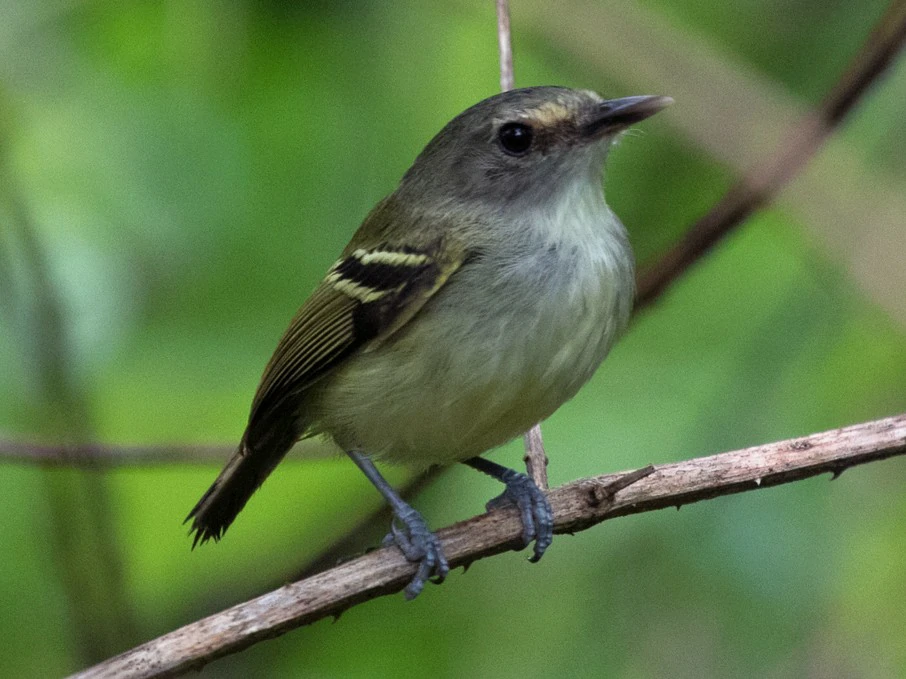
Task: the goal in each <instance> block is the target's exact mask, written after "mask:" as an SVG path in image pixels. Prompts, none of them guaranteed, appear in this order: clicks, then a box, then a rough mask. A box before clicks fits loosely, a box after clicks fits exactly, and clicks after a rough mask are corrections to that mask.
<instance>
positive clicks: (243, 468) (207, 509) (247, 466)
mask: <svg viewBox="0 0 906 679" xmlns="http://www.w3.org/2000/svg"><path fill="white" fill-rule="evenodd" d="M291 446H292V441H289V442H288V443H287V444H285V445H281V446H274V447H272V448H271V450H272V451H274V452H270V451H267V452H266V451H264V450H255V451H252V450H250V449H249V446H248V445H247V444H246V441H245V439H243V441H242V443H240V444H239V449H238V450H237V451H236V452H235V453H233V457H231V458H230V459H229V461H228V462H227V464H226V467H224V468H223V471H222V472H220V476H218V477H217V480H215V481H214V483H213V484H212V485H211V487H210V488H208V490H207V492H206V493H205V494H204V495H202V497H201V499H200V500H199V501H198V504H197V505H195V507H194V508H193V509H192V511H191V512H189V515H188V516H187V517H186V520H185V521H184V522H183V523H186V522H187V521H189V520H190V519H192V528H191V529H190V531H189V534H190V535H191V534H192V533H195V538H194V539H193V540H192V549H195V546H196V545H198V544H199V543H200V544H204V543H205V542H207V541H208V540H211V539H213V540H214V541H215V542H216V541H218V540H220V538H221V537H222V536H223V534H224V533H225V532H226V529H227V528H229V526H230V524H231V523H233V519H235V518H236V515H237V514H239V512H240V511H241V510H242V508H243V507H245V503H246V502H248V499H249V498H250V497H251V496H252V494H253V493H254V492H255V491H256V490H258V486H260V485H261V484H262V483H263V482H264V479H266V478H267V476H268V474H270V473H271V471H273V469H274V467H276V466H277V463H278V462H280V460H282V459H283V456H284V455H286V453H287V452H288V451H289V448H290V447H291Z"/></svg>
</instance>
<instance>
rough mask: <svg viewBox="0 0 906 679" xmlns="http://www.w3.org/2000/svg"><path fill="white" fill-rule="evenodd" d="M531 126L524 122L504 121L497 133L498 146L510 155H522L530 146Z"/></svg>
mask: <svg viewBox="0 0 906 679" xmlns="http://www.w3.org/2000/svg"><path fill="white" fill-rule="evenodd" d="M532 136H533V132H532V128H531V127H529V126H528V125H526V124H524V123H506V124H505V125H503V126H501V128H500V131H499V132H498V133H497V138H498V139H499V140H500V146H501V148H503V150H504V151H506V152H507V153H509V154H510V155H511V156H522V155H525V154H526V153H528V150H529V149H530V148H531V146H532Z"/></svg>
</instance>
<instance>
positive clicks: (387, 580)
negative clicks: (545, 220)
mask: <svg viewBox="0 0 906 679" xmlns="http://www.w3.org/2000/svg"><path fill="white" fill-rule="evenodd" d="M903 454H906V414H902V415H896V416H893V417H888V418H885V419H881V420H876V421H873V422H866V423H863V424H858V425H855V426H851V427H846V428H843V429H835V430H832V431H827V432H823V433H820V434H812V435H811V436H805V437H802V438H794V439H789V440H786V441H780V442H777V443H771V444H767V445H762V446H756V447H753V448H747V449H743V450H737V451H733V452H729V453H723V454H721V455H713V456H710V457H700V458H696V459H693V460H688V461H686V462H679V463H675V464H667V465H663V466H659V467H657V468H656V469H655V470H654V471H653V473H652V471H651V470H650V469H647V468H646V469H645V470H641V473H638V472H630V474H634V475H635V476H633V477H630V478H631V480H633V481H634V483H633V484H632V485H629V486H628V487H625V485H626V484H625V483H621V480H622V478H623V476H624V475H620V474H605V475H601V476H596V477H593V478H588V479H580V480H578V481H573V482H572V483H569V484H567V485H564V486H561V487H559V488H556V489H555V490H552V491H550V493H549V496H548V497H549V498H550V501H551V506H552V507H553V510H554V515H555V531H556V532H557V533H575V532H578V531H581V530H584V529H586V528H589V527H591V526H593V525H595V524H597V523H600V522H602V521H605V520H607V519H612V518H615V517H618V516H626V515H629V514H637V513H639V512H647V511H652V510H655V509H662V508H664V507H679V506H681V505H684V504H690V503H692V502H698V501H699V500H706V499H710V498H714V497H717V496H719V495H729V494H731V493H740V492H743V491H749V490H756V489H759V488H767V487H769V486H776V485H779V484H782V483H790V482H793V481H798V480H800V479H804V478H807V477H811V476H816V475H818V474H823V473H825V472H830V473H831V474H833V475H834V477H836V476H838V475H839V474H840V473H841V472H842V471H843V470H845V469H848V468H849V467H853V466H855V465H859V464H864V463H867V462H873V461H876V460H882V459H886V458H889V457H893V456H895V455H903ZM639 477H642V478H639ZM521 532H522V525H521V523H520V521H519V517H518V515H517V510H515V509H502V510H496V511H493V512H491V513H489V514H483V515H481V516H477V517H474V518H472V519H469V520H467V521H463V522H461V523H457V524H455V525H453V526H450V527H448V528H445V529H443V530H441V531H439V532H438V536H439V537H440V538H441V540H442V541H443V545H444V552H445V553H446V554H447V557H448V558H449V560H450V565H451V566H467V565H468V564H470V563H472V562H473V561H476V560H477V559H481V558H485V557H488V556H493V555H495V554H500V553H501V552H505V551H507V550H511V549H519V548H521V539H520V536H521ZM414 569H415V566H414V565H413V564H412V563H410V562H408V561H406V559H405V558H404V557H403V556H402V554H401V553H400V551H399V550H398V549H396V548H394V547H390V548H384V549H379V550H376V551H374V552H371V553H369V554H366V555H364V556H361V557H359V558H357V559H354V560H352V561H349V562H347V563H344V564H342V565H340V566H337V567H335V568H332V569H331V570H328V571H325V572H323V573H320V574H318V575H315V576H313V577H310V578H308V579H306V580H302V581H300V582H295V583H293V584H290V585H286V586H284V587H281V588H279V589H277V590H275V591H273V592H270V593H268V594H265V595H263V596H260V597H257V598H255V599H252V600H251V601H248V602H245V603H242V604H239V605H237V606H233V607H232V608H229V609H227V610H225V611H223V612H221V613H216V614H214V615H212V616H209V617H207V618H204V619H203V620H199V621H197V622H193V623H191V624H189V625H186V626H185V627H182V628H180V629H178V630H175V631H173V632H170V633H169V634H165V635H164V636H162V637H159V638H157V639H155V640H153V641H149V642H148V643H146V644H143V645H141V646H138V647H137V648H134V649H132V650H131V651H127V652H126V653H123V654H122V655H119V656H117V657H115V658H112V659H110V660H108V661H106V662H104V663H101V664H100V665H97V666H95V667H93V668H90V669H88V670H86V671H84V672H82V673H80V674H78V675H75V676H76V677H80V678H81V679H100V678H101V677H117V678H122V679H126V678H138V677H172V676H178V675H180V674H183V673H185V672H187V671H189V670H192V669H199V668H200V667H202V666H203V665H205V664H207V663H208V662H210V661H212V660H214V659H215V658H219V657H221V656H224V655H228V654H230V653H235V652H237V651H239V650H241V649H243V648H246V647H248V646H251V645H252V644H255V643H257V642H258V641H262V640H264V639H269V638H272V637H275V636H278V635H281V634H283V633H285V632H288V631H289V630H292V629H295V628H296V627H300V626H302V625H308V624H310V623H312V622H315V621H316V620H320V619H322V618H324V617H327V616H331V615H332V616H337V615H339V614H340V613H341V612H343V611H344V610H346V609H348V608H350V607H352V606H355V605H356V604H359V603H362V602H364V601H368V600H369V599H373V598H375V597H378V596H383V595H386V594H392V593H394V592H398V591H400V590H402V589H403V587H405V586H406V584H407V583H408V582H409V580H410V579H411V578H412V575H413V573H414Z"/></svg>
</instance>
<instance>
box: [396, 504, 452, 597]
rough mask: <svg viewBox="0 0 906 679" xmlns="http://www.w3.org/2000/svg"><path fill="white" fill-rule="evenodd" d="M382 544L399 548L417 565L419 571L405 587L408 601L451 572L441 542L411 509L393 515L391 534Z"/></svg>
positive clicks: (442, 579)
mask: <svg viewBox="0 0 906 679" xmlns="http://www.w3.org/2000/svg"><path fill="white" fill-rule="evenodd" d="M382 544H383V545H384V546H388V545H396V546H397V547H399V550H400V551H401V552H402V553H403V556H405V557H406V559H407V560H409V561H411V562H413V563H418V570H417V571H416V572H415V575H414V576H413V577H412V580H411V581H410V582H409V584H408V585H407V586H406V590H405V592H406V598H407V599H410V600H411V599H414V598H415V597H417V596H418V595H419V593H420V592H421V591H422V589H424V587H425V583H426V582H427V581H428V580H429V579H431V581H432V582H434V583H435V584H440V583H442V582H443V581H444V578H446V577H447V573H449V572H450V566H449V564H448V563H447V557H446V556H444V550H443V547H442V546H441V544H440V540H438V538H437V536H436V535H435V534H434V533H432V532H431V530H430V529H429V528H428V524H427V523H425V520H424V519H423V518H422V515H421V514H419V513H418V512H417V511H415V510H414V509H412V508H411V507H407V508H405V509H403V510H400V511H398V512H394V515H393V521H392V522H391V523H390V533H389V534H388V535H387V536H386V537H385V538H384V539H383V541H382ZM432 575H433V576H434V577H433V579H432V578H431V576H432Z"/></svg>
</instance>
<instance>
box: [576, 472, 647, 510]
mask: <svg viewBox="0 0 906 679" xmlns="http://www.w3.org/2000/svg"><path fill="white" fill-rule="evenodd" d="M655 471H656V470H655V468H654V465H653V464H650V465H648V466H647V467H642V468H641V469H636V470H635V471H632V472H627V473H625V474H621V475H620V476H618V477H617V478H615V479H613V480H612V481H609V482H608V483H605V484H600V483H592V484H589V485H588V496H587V501H588V505H589V506H590V507H598V506H600V505H602V504H611V503H612V502H613V500H614V497H615V496H616V494H617V493H619V492H620V491H621V490H624V489H625V488H628V487H629V486H631V485H632V484H634V483H638V482H639V481H641V480H642V479H644V478H645V477H647V476H651V475H652V474H654V472H655Z"/></svg>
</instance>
